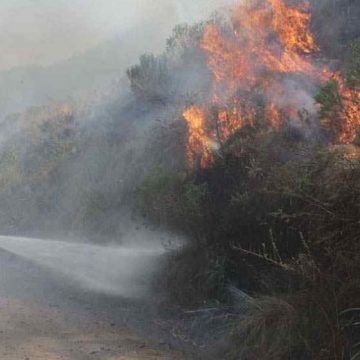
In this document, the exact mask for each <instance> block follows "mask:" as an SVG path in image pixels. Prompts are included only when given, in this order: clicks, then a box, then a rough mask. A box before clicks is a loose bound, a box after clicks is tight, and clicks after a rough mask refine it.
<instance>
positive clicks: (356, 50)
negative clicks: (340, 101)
mask: <svg viewBox="0 0 360 360" xmlns="http://www.w3.org/2000/svg"><path fill="white" fill-rule="evenodd" d="M350 48H351V58H350V65H349V70H348V72H347V74H346V85H347V86H349V87H350V88H359V87H360V39H358V40H356V41H353V42H352V43H351V45H350Z"/></svg>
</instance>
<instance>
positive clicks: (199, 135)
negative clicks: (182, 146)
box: [184, 106, 212, 167]
mask: <svg viewBox="0 0 360 360" xmlns="http://www.w3.org/2000/svg"><path fill="white" fill-rule="evenodd" d="M184 118H185V119H186V121H187V122H188V125H189V139H188V158H189V161H190V163H191V164H192V165H195V163H196V162H197V160H200V165H201V166H202V167H205V166H206V164H208V163H209V162H210V161H211V160H212V146H211V144H212V140H211V139H210V138H209V137H208V135H207V133H206V130H205V128H206V114H205V111H204V110H203V109H202V108H200V107H197V106H192V107H190V108H189V109H187V110H186V111H185V112H184Z"/></svg>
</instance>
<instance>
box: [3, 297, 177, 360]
mask: <svg viewBox="0 0 360 360" xmlns="http://www.w3.org/2000/svg"><path fill="white" fill-rule="evenodd" d="M68 316H71V314H66V313H64V312H63V311H62V310H61V309H60V308H57V307H52V306H44V305H41V307H40V306H39V305H36V304H32V303H30V302H27V301H24V300H17V299H11V298H7V297H0V359H2V360H85V359H91V360H105V359H106V360H140V359H148V360H155V359H164V360H165V359H169V360H170V359H171V360H180V359H183V358H182V357H181V356H180V355H179V354H176V353H173V352H171V351H169V350H168V349H161V347H162V345H161V344H153V343H149V342H147V341H143V340H142V339H141V338H139V337H137V336H136V335H135V334H134V333H133V332H132V331H131V330H130V329H126V328H124V329H121V330H119V328H118V327H115V326H114V324H111V323H106V322H104V323H101V322H99V321H96V322H89V320H86V319H81V320H80V321H78V322H77V324H76V325H73V326H71V327H70V328H69V321H67V319H66V318H67V317H68Z"/></svg>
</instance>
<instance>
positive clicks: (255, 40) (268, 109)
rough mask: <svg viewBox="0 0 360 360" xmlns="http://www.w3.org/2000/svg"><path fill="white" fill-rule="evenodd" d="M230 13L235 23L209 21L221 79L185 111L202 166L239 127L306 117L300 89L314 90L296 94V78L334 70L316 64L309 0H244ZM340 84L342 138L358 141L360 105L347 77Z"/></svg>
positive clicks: (212, 59) (193, 152)
mask: <svg viewBox="0 0 360 360" xmlns="http://www.w3.org/2000/svg"><path fill="white" fill-rule="evenodd" d="M230 15H231V16H230V18H231V21H230V22H231V25H230V26H229V28H226V26H224V25H219V24H217V23H216V22H209V23H208V24H207V26H206V27H205V30H204V33H203V37H202V40H201V43H200V47H201V49H202V50H203V51H204V52H205V54H206V56H207V62H208V68H209V70H210V72H211V74H212V78H213V86H212V90H211V96H210V101H209V102H208V103H205V104H201V105H199V106H192V107H190V108H189V109H187V110H186V111H185V112H184V118H185V119H186V121H187V123H188V128H189V138H188V157H189V161H190V163H191V164H192V165H194V163H195V159H196V158H200V165H201V166H202V167H206V166H208V165H209V164H211V162H212V161H213V159H214V155H213V153H214V144H216V145H217V147H220V148H221V146H222V144H224V143H226V140H227V139H228V138H229V137H230V136H231V135H232V134H234V133H235V132H236V131H237V130H239V129H240V128H242V127H244V126H246V125H248V126H257V125H256V124H258V121H259V119H263V124H262V126H265V127H269V128H280V127H281V126H282V125H283V124H285V123H286V122H289V121H299V112H301V111H302V110H303V109H304V107H305V105H304V103H303V102H302V101H301V100H299V99H301V98H304V97H305V96H300V95H306V94H301V93H300V91H298V90H296V89H295V90H292V92H290V93H289V84H288V83H289V81H291V79H294V78H295V79H298V80H300V79H306V81H308V82H310V83H311V84H316V85H319V84H321V82H323V81H325V78H326V77H327V78H329V77H331V76H334V74H332V73H331V72H330V71H329V70H327V69H326V68H325V67H323V68H321V67H320V66H319V65H317V66H315V65H314V64H315V62H314V55H315V54H316V52H317V51H318V50H319V49H318V47H317V45H316V43H315V41H314V37H313V35H312V33H311V31H310V22H311V14H310V9H309V6H308V5H307V4H306V3H303V4H300V5H296V6H289V5H287V4H286V3H285V0H252V1H247V2H241V3H239V4H237V5H236V6H235V7H234V8H233V9H232V10H231V14H230ZM325 73H326V75H324V74H325ZM339 80H342V79H341V77H339ZM340 84H341V86H340V91H341V96H343V98H344V101H343V106H342V109H341V111H340V110H339V116H340V115H341V118H342V125H341V126H340V127H339V129H338V132H337V133H338V134H339V135H338V140H339V141H340V142H350V141H352V140H353V138H354V137H355V135H354V129H356V128H357V127H358V126H359V125H360V124H359V123H360V120H359V115H358V114H359V109H358V107H357V108H356V106H355V105H354V103H353V101H352V99H353V97H354V94H353V93H352V91H350V90H349V89H347V88H346V86H345V84H344V82H343V81H342V82H340ZM357 95H359V94H358V93H357ZM308 97H309V98H311V96H308ZM340 112H341V114H340Z"/></svg>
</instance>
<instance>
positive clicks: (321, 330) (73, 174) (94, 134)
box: [0, 1, 360, 360]
mask: <svg viewBox="0 0 360 360" xmlns="http://www.w3.org/2000/svg"><path fill="white" fill-rule="evenodd" d="M345 3H346V4H345ZM347 7H348V8H347ZM312 9H313V23H312V27H313V32H314V34H315V37H316V39H317V41H318V43H319V48H320V49H323V50H321V51H322V53H320V55H318V58H319V59H320V60H319V61H325V60H324V58H325V59H327V60H328V61H329V62H331V63H335V64H336V67H337V68H338V69H339V71H340V72H341V74H342V76H343V78H344V79H345V82H346V86H347V87H348V88H349V89H350V90H351V91H354V92H356V91H359V84H360V50H359V49H360V38H359V36H360V33H359V31H360V29H359V26H358V24H355V25H354V22H353V20H351V19H352V18H350V17H351V16H353V14H354V13H355V14H356V13H357V14H358V13H359V11H360V6H358V5H356V4H355V3H354V2H351V1H348V2H330V1H326V2H325V1H323V2H317V4H313V8H312ZM344 9H348V10H349V9H351V11H350V10H349V11H348V12H346V11H345V12H344ZM338 13H340V14H341V17H344V18H341V19H340V20H339V19H338V20H337V21H338V22H337V27H336V29H334V31H332V32H331V33H329V32H327V30H326V29H327V28H328V25H329V21H330V20H331V19H333V18H334V16H335V14H338ZM323 14H325V15H326V17H327V20H328V21H325V18H324V16H325V15H324V16H323ZM350 15H351V16H350ZM212 21H215V22H216V23H218V24H221V26H224V27H226V26H227V24H226V22H225V21H224V18H223V17H222V16H221V14H216V15H214V19H212ZM222 22H224V24H222ZM205 25H206V23H201V24H196V25H192V26H189V25H181V26H177V27H176V28H175V29H174V32H173V34H172V36H171V37H170V38H169V40H168V41H167V47H166V50H165V51H164V53H163V54H162V55H159V56H155V55H152V54H146V55H143V56H142V57H141V58H140V60H139V63H138V64H136V65H134V66H133V67H131V68H130V69H129V70H128V71H127V76H128V79H129V83H130V87H131V91H132V92H131V93H125V94H123V93H121V91H120V90H119V89H116V91H114V92H113V94H112V95H111V96H109V97H108V98H107V99H106V101H103V100H102V103H101V105H99V104H93V103H89V104H86V105H83V104H72V105H66V106H63V105H61V106H60V105H51V106H49V107H44V108H36V109H30V110H28V111H27V112H26V113H24V114H21V115H20V114H18V115H13V116H12V117H9V118H8V119H7V120H6V122H4V123H3V125H2V126H3V127H4V129H8V128H11V127H13V126H15V125H16V127H17V128H19V129H20V130H21V131H20V130H19V131H18V132H15V134H11V136H9V139H11V140H10V141H9V140H3V141H2V144H1V153H0V164H1V170H0V202H1V203H0V211H1V217H0V228H1V231H2V233H9V234H34V233H35V232H42V233H47V232H48V233H52V234H54V231H55V233H56V232H57V233H58V234H62V235H64V229H67V230H66V233H72V234H76V235H77V236H80V237H81V236H84V237H90V238H93V239H94V240H96V241H107V240H109V239H110V240H111V239H114V238H121V234H122V231H123V229H124V226H127V225H128V223H131V222H135V223H139V222H140V223H142V224H144V225H147V226H152V227H154V228H156V229H162V230H166V231H171V232H173V233H176V234H179V235H181V236H183V237H184V238H186V239H187V242H186V243H185V244H184V245H183V246H182V247H181V248H180V249H177V250H174V251H173V252H171V253H170V254H169V256H168V257H167V259H166V262H165V264H164V269H163V272H162V275H161V279H160V284H161V285H160V288H161V289H159V288H157V289H158V290H161V291H164V292H165V293H166V302H167V304H171V305H174V304H175V305H178V306H180V307H181V308H183V309H188V310H194V309H199V308H200V309H203V308H226V309H231V314H232V316H231V319H229V322H228V323H229V324H230V325H229V327H228V329H229V330H228V331H227V334H226V337H227V341H228V342H229V345H228V346H227V350H226V356H227V357H228V358H229V359H244V360H247V359H249V360H251V359H264V360H265V359H269V360H270V359H271V360H281V359H299V360H300V359H304V360H305V359H316V360H322V359H323V360H327V359H334V360H335V359H336V360H340V359H356V358H357V357H359V358H360V352H359V351H360V347H359V341H360V332H359V327H358V324H359V321H360V319H359V317H360V315H359V314H360V311H359V310H358V308H359V306H360V222H359V219H360V207H359V204H360V183H359V177H360V147H359V146H360V137H359V136H360V134H358V136H356V138H355V139H354V140H352V141H349V142H346V144H344V143H338V142H336V141H333V138H334V137H335V135H334V134H335V133H336V132H337V131H338V129H339V127H340V128H342V126H343V125H342V123H340V122H341V121H342V116H343V101H344V99H343V98H342V95H341V94H340V93H339V88H340V87H341V86H342V84H340V83H339V81H338V80H337V79H336V78H333V79H330V80H329V81H327V82H325V83H323V85H322V86H321V87H319V88H318V89H317V90H316V94H314V99H313V102H314V104H316V106H317V114H316V121H317V122H316V124H317V126H316V127H312V129H313V132H312V133H311V135H310V136H309V134H308V133H304V131H302V125H304V128H308V126H309V121H310V120H309V117H310V115H309V114H307V113H306V112H304V113H303V114H302V115H299V118H300V124H299V126H293V125H292V124H291V122H290V121H289V122H288V123H286V124H284V126H282V127H278V128H270V127H269V126H268V123H267V119H266V117H265V115H264V104H263V103H262V102H261V101H260V100H259V101H258V100H257V99H256V101H257V102H256V106H257V112H256V114H258V116H257V117H256V119H255V120H256V121H255V125H253V126H244V127H241V128H240V129H238V130H237V131H235V132H234V133H232V134H231V136H229V137H228V138H227V139H225V140H223V141H222V142H221V146H220V147H219V149H217V151H214V155H213V157H214V158H213V161H212V163H211V166H207V167H202V166H198V164H195V165H194V164H191V165H189V161H188V151H189V149H188V147H187V146H188V145H187V136H188V130H189V129H188V126H187V124H186V121H184V117H183V112H184V109H186V108H187V107H189V106H192V105H193V104H196V103H197V102H201V101H205V100H206V99H207V98H208V93H209V88H211V73H210V71H209V69H208V66H207V59H206V55H205V53H204V51H203V49H202V48H201V46H200V42H201V39H202V36H203V33H204V29H205ZM335 30H336V31H335ZM120 94H121V95H120ZM252 95H253V94H247V95H246V96H249V97H250V96H252ZM257 95H258V94H257ZM346 101H350V102H351V105H352V106H353V107H354V108H359V102H358V101H359V99H358V98H354V99H353V98H351V99H350V100H349V99H347V100H346ZM259 114H260V115H259ZM355 120H356V119H355ZM357 120H359V119H357ZM328 124H331V126H329V125H328ZM339 124H340V125H339ZM6 131H8V130H6ZM124 219H126V220H124ZM99 239H100V240H99ZM157 282H158V283H159V281H157ZM222 320H224V319H222Z"/></svg>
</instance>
